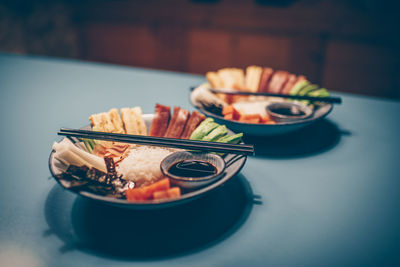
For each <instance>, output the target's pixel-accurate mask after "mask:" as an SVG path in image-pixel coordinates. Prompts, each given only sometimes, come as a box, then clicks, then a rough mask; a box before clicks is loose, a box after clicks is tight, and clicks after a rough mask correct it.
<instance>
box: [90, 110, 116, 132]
mask: <svg viewBox="0 0 400 267" xmlns="http://www.w3.org/2000/svg"><path fill="white" fill-rule="evenodd" d="M89 120H90V123H91V125H92V129H93V130H94V131H100V132H108V133H111V132H113V130H114V125H113V123H112V122H111V119H110V116H109V114H108V113H105V112H102V113H98V114H93V115H91V116H90V117H89Z"/></svg>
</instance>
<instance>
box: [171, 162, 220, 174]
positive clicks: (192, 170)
mask: <svg viewBox="0 0 400 267" xmlns="http://www.w3.org/2000/svg"><path fill="white" fill-rule="evenodd" d="M168 172H169V173H171V174H172V175H175V176H180V177H194V178H200V177H206V176H209V175H214V174H216V173H217V168H215V166H214V165H212V164H211V163H209V162H207V161H202V160H193V159H190V160H181V161H178V162H176V163H174V164H173V165H172V166H171V167H169V169H168Z"/></svg>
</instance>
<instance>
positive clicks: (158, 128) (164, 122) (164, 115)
mask: <svg viewBox="0 0 400 267" xmlns="http://www.w3.org/2000/svg"><path fill="white" fill-rule="evenodd" d="M170 116H171V108H170V107H168V106H163V105H160V104H156V108H155V112H154V119H153V122H152V124H151V127H150V131H149V135H150V136H157V137H163V136H164V134H165V132H166V131H167V127H168V122H169V118H170Z"/></svg>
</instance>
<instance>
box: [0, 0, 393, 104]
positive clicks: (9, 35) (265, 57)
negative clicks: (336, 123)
mask: <svg viewBox="0 0 400 267" xmlns="http://www.w3.org/2000/svg"><path fill="white" fill-rule="evenodd" d="M392 2H397V1H388V0H353V1H349V0H347V1H346V0H336V1H335V0H147V1H146V0H96V1H93V0H81V1H78V0H74V1H67V0H52V1H50V0H47V1H46V0H42V1H28V2H27V1H21V0H9V1H4V0H2V1H0V52H8V53H17V54H32V55H45V56H51V57H61V58H74V59H81V60H87V61H96V62H104V63H114V64H121V65H127V66H137V67H146V68H154V69H163V70H172V71H179V72H187V73H196V74H205V72H206V71H209V70H217V69H219V68H222V67H246V66H248V65H254V64H255V65H261V66H268V67H272V68H274V69H283V70H287V71H290V72H292V73H295V74H304V75H305V76H306V77H307V78H308V79H309V80H310V81H312V82H314V83H318V84H320V85H322V86H324V87H326V88H328V89H330V90H336V91H341V92H350V93H356V94H363V95H373V96H380V97H385V98H392V99H400V81H399V77H400V56H399V55H400V52H399V49H398V48H399V47H400V46H399V44H400V34H399V29H398V25H400V19H399V11H400V9H399V4H397V3H392Z"/></svg>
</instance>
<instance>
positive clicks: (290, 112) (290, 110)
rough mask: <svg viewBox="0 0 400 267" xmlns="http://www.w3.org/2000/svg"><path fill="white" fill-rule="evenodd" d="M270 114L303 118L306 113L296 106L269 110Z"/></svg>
mask: <svg viewBox="0 0 400 267" xmlns="http://www.w3.org/2000/svg"><path fill="white" fill-rule="evenodd" d="M270 110H271V112H274V113H276V114H279V115H284V116H296V117H297V116H304V115H306V113H305V112H304V111H302V110H301V109H299V108H298V107H296V106H292V107H276V108H271V109H270Z"/></svg>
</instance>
